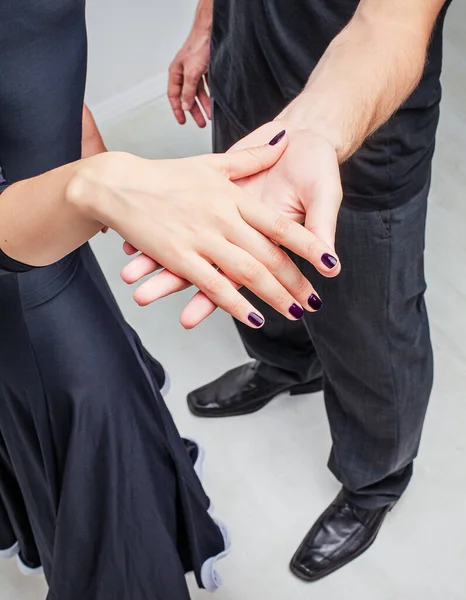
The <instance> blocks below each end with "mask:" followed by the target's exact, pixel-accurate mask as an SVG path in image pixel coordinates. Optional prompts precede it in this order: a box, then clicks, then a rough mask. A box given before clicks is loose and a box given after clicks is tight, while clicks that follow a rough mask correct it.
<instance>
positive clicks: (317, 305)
mask: <svg viewBox="0 0 466 600" xmlns="http://www.w3.org/2000/svg"><path fill="white" fill-rule="evenodd" d="M307 302H308V304H309V306H310V307H311V308H312V310H320V309H321V308H322V306H323V302H322V300H321V299H320V298H319V296H316V295H315V294H311V295H310V296H309V300H308V301H307Z"/></svg>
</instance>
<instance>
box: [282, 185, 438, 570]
mask: <svg viewBox="0 0 466 600" xmlns="http://www.w3.org/2000/svg"><path fill="white" fill-rule="evenodd" d="M428 190H429V183H428V182H427V183H426V186H425V189H424V190H423V192H422V193H421V194H419V195H418V196H417V197H415V198H413V199H411V200H410V201H409V202H408V203H407V204H406V205H404V206H402V207H400V208H396V209H392V210H383V211H361V210H354V209H351V208H348V207H346V206H343V208H342V210H341V213H340V218H339V223H338V229H337V238H338V240H337V250H338V253H339V256H340V258H341V261H342V267H343V268H342V272H341V275H340V276H339V277H337V278H335V279H324V278H323V277H319V279H318V280H317V281H316V285H317V289H318V291H319V293H320V294H321V296H322V299H323V301H324V308H323V309H322V311H321V312H320V313H318V314H316V315H308V316H307V317H306V323H307V326H308V327H309V331H310V333H311V335H312V337H313V340H314V343H315V345H316V348H317V351H318V354H319V357H320V359H321V362H322V365H323V369H324V373H325V381H324V387H325V400H326V406H327V412H328V417H329V421H330V427H331V432H332V437H333V448H332V452H331V456H330V462H329V466H330V469H331V470H332V472H333V473H334V474H335V476H336V477H337V478H338V479H339V480H340V481H341V483H342V484H343V492H342V494H341V495H340V496H339V498H338V499H337V501H336V502H335V503H334V504H333V505H332V506H331V507H330V508H329V509H328V510H327V511H326V513H324V515H322V517H321V518H320V519H319V521H318V522H317V523H316V525H315V526H314V527H313V529H312V530H311V532H310V534H309V535H308V536H307V538H306V540H305V542H304V543H303V545H302V547H301V548H300V550H299V551H298V553H297V555H296V556H295V558H294V559H293V561H292V569H293V571H294V572H295V573H296V574H297V575H299V576H301V577H303V578H304V579H308V580H314V579H319V578H320V577H322V576H324V575H326V574H328V573H330V572H332V571H333V570H336V569H337V568H339V567H341V566H343V565H344V564H345V563H347V562H349V561H350V560H352V559H353V558H355V557H356V556H358V555H359V554H361V553H362V552H363V551H364V550H365V549H366V548H367V547H369V545H370V544H371V543H372V542H373V541H374V539H375V537H376V535H377V532H378V529H379V528H380V526H381V524H382V522H383V519H384V517H385V516H386V513H387V511H388V507H390V506H392V505H393V503H394V502H396V501H397V500H398V498H399V497H400V496H401V494H402V493H403V492H404V490H405V489H406V486H407V485H408V483H409V480H410V478H411V475H412V463H413V460H414V458H415V457H416V454H417V451H418V447H419V442H420V437H421V431H422V427H423V423H424V418H425V414H426V409H427V405H428V401H429V396H430V392H431V387H432V378H433V359H432V348H431V343H430V335H429V325H428V319H427V312H426V306H425V302H424V292H425V280H424V263H423V255H424V235H425V218H426V210H427V195H428Z"/></svg>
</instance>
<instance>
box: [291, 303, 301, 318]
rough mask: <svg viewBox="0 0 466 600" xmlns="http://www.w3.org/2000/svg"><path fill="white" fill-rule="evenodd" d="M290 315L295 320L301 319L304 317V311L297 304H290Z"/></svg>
mask: <svg viewBox="0 0 466 600" xmlns="http://www.w3.org/2000/svg"><path fill="white" fill-rule="evenodd" d="M290 315H291V316H292V317H294V318H295V319H301V318H302V317H303V315H304V310H303V309H302V308H301V307H300V306H299V304H292V305H291V306H290Z"/></svg>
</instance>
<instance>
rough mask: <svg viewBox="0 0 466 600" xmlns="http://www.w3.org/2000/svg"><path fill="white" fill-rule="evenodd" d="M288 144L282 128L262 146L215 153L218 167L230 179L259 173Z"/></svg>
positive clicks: (234, 179) (281, 152) (269, 165)
mask: <svg viewBox="0 0 466 600" xmlns="http://www.w3.org/2000/svg"><path fill="white" fill-rule="evenodd" d="M287 146H288V136H287V135H286V131H285V130H283V131H281V132H280V133H278V134H277V135H276V136H275V137H274V138H272V140H271V141H270V142H269V143H268V144H265V145H263V146H256V147H254V148H245V149H244V150H237V151H234V152H228V153H227V154H217V155H215V157H216V160H217V161H218V162H219V163H220V167H221V168H222V169H223V170H224V171H225V173H226V175H227V176H228V177H229V179H230V180H231V181H236V180H237V179H243V178H244V177H250V176H251V175H256V173H261V172H262V171H266V170H267V169H270V168H271V167H273V166H274V164H275V163H277V162H278V160H279V159H280V158H281V156H282V154H283V153H284V152H285V150H286V148H287Z"/></svg>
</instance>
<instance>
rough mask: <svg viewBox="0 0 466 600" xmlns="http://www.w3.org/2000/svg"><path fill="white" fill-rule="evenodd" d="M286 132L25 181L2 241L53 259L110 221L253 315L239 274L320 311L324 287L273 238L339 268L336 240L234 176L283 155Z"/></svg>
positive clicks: (33, 258) (41, 261) (85, 164)
mask: <svg viewBox="0 0 466 600" xmlns="http://www.w3.org/2000/svg"><path fill="white" fill-rule="evenodd" d="M286 140H287V138H286V136H285V135H284V132H283V134H281V135H280V136H278V137H277V138H276V139H274V140H272V142H273V144H272V143H271V144H267V145H265V146H262V147H259V148H253V149H248V150H244V151H241V152H237V153H231V154H227V155H208V156H201V157H196V158H188V159H181V160H167V161H153V160H147V159H142V158H138V157H136V156H133V155H130V154H125V153H114V152H109V153H104V154H99V155H96V156H93V157H90V158H87V159H83V160H80V161H77V162H75V163H72V164H70V165H66V166H64V167H61V168H58V169H55V170H53V171H50V172H48V173H46V174H44V175H40V176H38V177H35V178H31V179H28V180H25V181H21V182H18V183H15V184H13V185H11V186H10V187H8V188H7V189H6V190H5V191H4V192H3V194H2V195H1V196H0V248H1V249H2V250H3V252H4V253H5V254H6V255H7V256H9V257H11V258H12V259H14V260H17V261H20V262H21V263H26V264H28V265H33V266H44V265H47V264H50V263H53V262H55V261H57V260H58V259H60V258H62V257H63V256H65V255H67V254H68V253H70V252H71V251H72V250H74V249H76V248H77V247H79V246H80V245H82V244H83V243H84V242H86V241H87V240H88V239H90V238H91V237H93V236H94V235H95V234H96V233H97V232H98V231H100V230H101V229H102V227H103V226H109V227H110V228H112V229H114V230H115V231H116V232H118V233H119V234H120V235H121V236H122V237H123V238H124V239H125V240H127V241H128V242H129V243H130V244H132V245H134V246H135V247H137V248H140V250H141V251H142V252H144V254H146V255H148V256H150V257H151V258H153V259H154V260H155V261H156V262H157V263H158V264H160V265H163V266H164V267H166V268H167V269H168V270H169V271H171V272H172V273H174V274H175V275H177V276H179V277H182V278H183V279H185V280H187V281H189V282H190V283H192V284H194V285H195V286H196V287H198V288H199V289H200V290H202V291H203V292H205V293H206V295H207V296H208V297H209V298H210V299H211V300H212V301H213V302H215V304H216V305H218V306H220V307H222V308H224V309H225V310H226V311H227V312H229V313H230V314H232V315H233V316H235V317H236V318H237V319H239V320H241V321H242V322H244V323H246V324H249V325H253V326H256V327H257V326H260V325H262V324H263V317H262V316H261V315H259V314H258V313H257V311H256V310H255V309H254V307H253V306H252V305H251V304H250V303H249V302H248V301H247V300H246V299H245V298H243V297H242V296H241V295H240V294H239V293H238V292H237V291H236V289H235V288H234V286H233V285H232V283H231V282H234V283H236V284H239V285H246V286H247V287H249V288H250V289H252V290H253V291H254V292H255V293H256V294H257V295H259V296H260V297H261V298H263V299H264V300H265V301H266V302H268V303H269V304H270V305H271V306H273V307H274V308H276V309H277V310H278V311H280V312H281V313H282V314H284V315H286V316H287V317H288V318H290V319H293V318H296V317H295V315H296V314H297V312H299V311H300V310H301V309H299V307H298V309H296V308H293V306H296V304H301V305H302V306H304V307H305V308H307V309H308V310H310V307H309V306H308V303H307V300H308V298H309V296H310V295H311V294H314V293H315V292H314V289H313V288H312V286H311V285H310V283H309V282H307V281H306V280H305V278H304V277H303V276H302V275H301V274H300V273H299V271H298V270H297V268H296V267H295V266H294V265H293V263H292V262H291V260H290V259H289V258H288V257H287V256H286V255H285V253H284V252H283V251H282V250H281V249H280V248H279V247H278V246H277V245H275V244H273V243H272V242H271V241H270V240H273V241H274V242H276V243H277V244H279V245H284V246H286V247H288V248H289V249H290V250H293V251H294V252H295V253H297V254H299V255H300V256H303V257H305V258H306V259H307V260H310V261H311V262H312V263H313V264H315V265H316V266H317V268H318V269H319V270H320V271H321V272H324V274H326V275H331V274H332V273H327V271H328V269H327V270H326V269H325V268H323V267H322V262H321V256H322V254H324V253H325V252H327V251H328V248H327V247H326V246H325V244H322V243H321V242H319V241H318V240H317V239H316V238H315V237H314V236H313V235H312V234H311V233H310V232H308V231H306V230H305V229H304V228H303V227H301V226H299V225H297V224H296V223H293V222H292V221H289V220H288V219H286V218H284V217H282V216H281V215H280V214H279V213H278V212H277V211H274V210H273V209H269V208H267V207H264V206H263V205H262V204H261V203H259V201H255V200H254V199H253V198H251V197H250V196H249V195H248V194H246V193H245V192H244V191H242V190H241V189H239V188H238V187H237V186H236V185H234V184H233V181H234V180H236V179H241V178H243V177H248V176H251V175H253V174H255V173H257V172H260V171H262V170H266V169H268V168H270V167H271V166H272V165H273V164H275V163H276V161H277V160H278V159H279V158H280V156H281V155H282V153H283V151H284V150H285V148H286V144H287V141H286ZM213 265H215V266H217V267H218V268H219V269H220V272H219V271H218V270H217V269H216V268H215V267H214V266H213ZM334 271H335V274H336V273H337V271H338V269H335V270H334ZM222 273H223V274H225V275H226V276H227V277H228V278H229V279H230V280H231V281H228V280H227V279H226V278H225V277H223V276H222ZM251 315H252V316H251Z"/></svg>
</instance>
